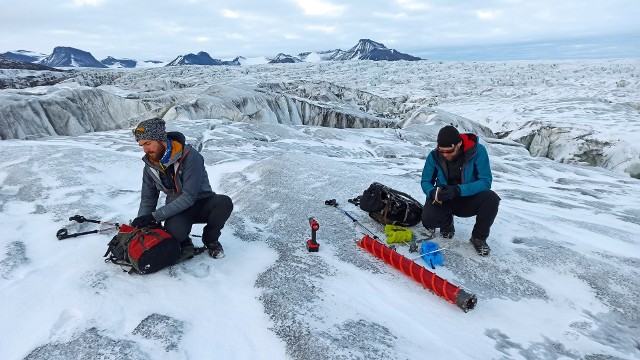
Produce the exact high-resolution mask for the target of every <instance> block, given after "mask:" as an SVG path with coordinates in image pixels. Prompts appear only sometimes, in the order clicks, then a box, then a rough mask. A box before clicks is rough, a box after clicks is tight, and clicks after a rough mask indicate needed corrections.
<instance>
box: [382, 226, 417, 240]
mask: <svg viewBox="0 0 640 360" xmlns="http://www.w3.org/2000/svg"><path fill="white" fill-rule="evenodd" d="M384 232H385V233H386V234H387V244H393V243H408V242H411V240H412V239H413V232H411V229H408V228H406V227H402V226H398V225H385V226H384Z"/></svg>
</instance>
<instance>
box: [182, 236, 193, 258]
mask: <svg viewBox="0 0 640 360" xmlns="http://www.w3.org/2000/svg"><path fill="white" fill-rule="evenodd" d="M194 255H195V247H194V246H193V242H192V241H191V239H190V238H187V240H184V241H181V242H180V261H182V260H186V259H191V258H192V257H193V256H194Z"/></svg>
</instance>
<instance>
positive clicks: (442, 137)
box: [438, 125, 462, 148]
mask: <svg viewBox="0 0 640 360" xmlns="http://www.w3.org/2000/svg"><path fill="white" fill-rule="evenodd" d="M460 141H462V138H461V137H460V133H459V132H458V129H456V128H454V127H453V126H451V125H447V126H445V127H443V128H442V129H440V132H438V147H443V148H448V147H453V146H456V145H457V144H458V143H459V142H460Z"/></svg>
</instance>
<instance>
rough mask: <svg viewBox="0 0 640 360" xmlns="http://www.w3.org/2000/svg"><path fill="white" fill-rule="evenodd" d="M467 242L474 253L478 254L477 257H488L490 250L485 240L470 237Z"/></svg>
mask: <svg viewBox="0 0 640 360" xmlns="http://www.w3.org/2000/svg"><path fill="white" fill-rule="evenodd" d="M469 242H470V243H471V245H473V247H474V248H475V249H476V252H477V253H478V255H480V256H489V252H490V251H491V248H490V247H489V245H487V240H483V239H476V238H474V237H473V236H472V237H471V239H469Z"/></svg>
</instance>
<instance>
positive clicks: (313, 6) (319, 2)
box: [293, 0, 346, 16]
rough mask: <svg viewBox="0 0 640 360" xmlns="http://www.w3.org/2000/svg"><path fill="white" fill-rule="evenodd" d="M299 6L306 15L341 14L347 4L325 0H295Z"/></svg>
mask: <svg viewBox="0 0 640 360" xmlns="http://www.w3.org/2000/svg"><path fill="white" fill-rule="evenodd" d="M293 1H294V2H295V3H296V4H298V6H300V7H301V8H302V10H303V11H304V13H305V15H312V16H317V15H329V16H334V15H340V14H342V13H343V12H344V11H345V9H346V6H344V5H335V4H332V3H330V2H327V1H323V0H293Z"/></svg>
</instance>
